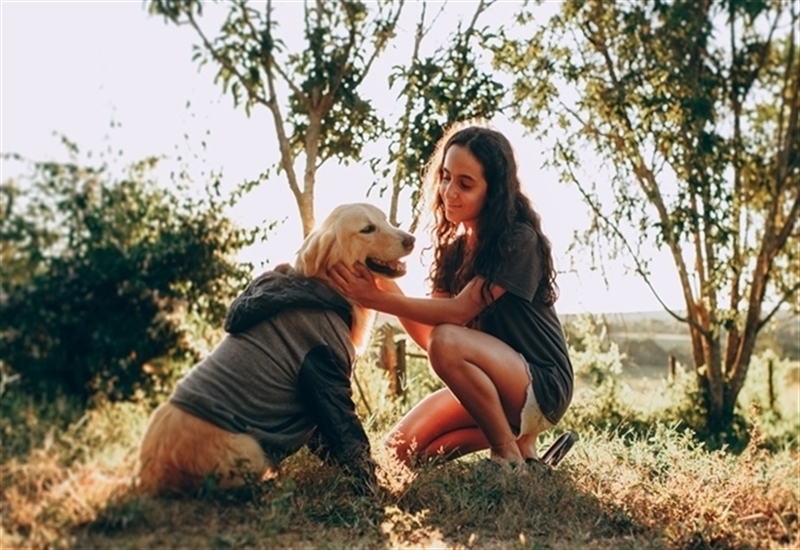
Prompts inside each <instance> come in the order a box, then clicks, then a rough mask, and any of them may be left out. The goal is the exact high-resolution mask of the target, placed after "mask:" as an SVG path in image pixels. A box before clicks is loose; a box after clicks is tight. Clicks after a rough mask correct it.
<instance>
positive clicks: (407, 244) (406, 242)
mask: <svg viewBox="0 0 800 550" xmlns="http://www.w3.org/2000/svg"><path fill="white" fill-rule="evenodd" d="M416 240H417V239H416V237H414V235H409V236H408V237H406V238H405V239H403V247H404V248H405V249H406V250H411V249H412V248H414V242H416Z"/></svg>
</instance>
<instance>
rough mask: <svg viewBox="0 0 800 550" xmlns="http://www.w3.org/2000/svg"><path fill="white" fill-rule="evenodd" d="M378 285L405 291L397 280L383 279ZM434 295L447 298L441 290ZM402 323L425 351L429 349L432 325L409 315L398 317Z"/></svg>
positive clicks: (383, 288) (396, 291)
mask: <svg viewBox="0 0 800 550" xmlns="http://www.w3.org/2000/svg"><path fill="white" fill-rule="evenodd" d="M378 287H379V288H380V289H381V290H383V291H384V292H391V293H393V294H400V295H402V294H403V291H402V290H401V289H400V287H399V286H398V285H397V283H396V282H394V281H391V280H386V279H383V280H381V281H380V282H379V283H378ZM432 297H433V298H434V299H441V298H446V295H445V294H443V293H440V292H434V293H433V295H432ZM397 319H398V320H399V321H400V324H401V325H403V328H404V329H405V331H406V334H408V335H409V337H411V339H412V340H414V342H416V344H417V345H418V346H419V347H420V348H422V349H423V350H425V351H428V337H429V336H430V334H431V331H432V330H433V326H432V325H426V324H423V323H418V322H417V321H412V320H411V319H409V318H408V317H398V318H397Z"/></svg>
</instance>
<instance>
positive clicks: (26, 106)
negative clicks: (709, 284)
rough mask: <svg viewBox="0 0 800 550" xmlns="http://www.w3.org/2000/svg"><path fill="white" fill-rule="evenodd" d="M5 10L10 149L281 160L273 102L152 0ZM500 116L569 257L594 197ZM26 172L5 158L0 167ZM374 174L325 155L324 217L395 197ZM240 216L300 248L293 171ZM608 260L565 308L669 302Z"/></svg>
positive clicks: (256, 168)
mask: <svg viewBox="0 0 800 550" xmlns="http://www.w3.org/2000/svg"><path fill="white" fill-rule="evenodd" d="M300 8H301V5H298V9H300ZM448 9H449V8H448ZM0 20H1V21H2V23H1V25H2V27H1V29H0V30H2V32H1V33H0V34H1V35H2V38H0V92H1V94H0V96H1V98H0V120H1V121H2V122H0V152H3V153H11V152H13V153H19V154H21V155H23V156H24V157H27V158H30V159H33V160H55V161H64V160H67V154H66V149H65V148H64V147H63V146H62V145H61V143H60V138H59V137H57V136H54V133H57V134H59V135H64V136H65V137H67V138H69V139H70V140H71V141H73V142H75V143H77V145H78V146H79V147H80V148H81V150H82V151H83V152H89V151H91V152H94V153H95V154H97V153H100V152H101V151H105V150H106V149H110V150H112V151H113V152H114V155H117V152H118V151H122V152H123V155H122V156H121V157H120V158H121V159H122V161H123V162H124V163H130V162H134V161H137V160H140V159H141V158H144V157H146V156H150V155H166V156H168V157H169V159H168V161H171V162H177V160H176V159H177V157H178V156H181V157H182V158H183V159H184V162H190V168H191V171H192V173H194V174H197V175H198V176H197V178H198V183H199V184H202V183H204V181H203V180H202V179H200V178H201V177H202V174H208V173H209V172H219V171H221V172H222V174H223V182H224V187H225V188H226V189H233V188H234V187H235V186H237V185H238V184H240V183H242V182H243V181H245V180H249V179H254V178H255V177H256V176H257V175H258V174H259V173H261V172H262V171H263V170H264V169H265V168H266V167H268V166H270V165H272V164H273V163H274V159H275V158H276V156H277V147H276V142H275V138H274V129H273V124H272V120H271V118H270V117H269V116H267V115H268V113H267V112H266V110H265V109H254V110H253V113H252V115H251V117H250V118H247V116H246V115H245V113H244V109H242V108H238V109H235V108H234V107H233V101H232V98H231V97H230V96H229V95H223V94H222V91H221V88H220V86H218V85H216V84H214V83H213V68H211V67H208V66H207V67H204V68H203V69H202V70H200V69H198V66H197V63H196V62H193V61H192V59H191V56H192V51H191V47H192V44H194V43H196V37H195V35H194V34H193V32H191V31H190V30H189V29H186V28H176V27H174V26H167V25H165V24H164V23H163V21H162V20H161V18H159V17H151V16H148V15H147V13H146V11H145V9H144V8H143V4H142V2H141V1H140V0H134V1H131V2H77V1H75V2H58V3H54V2H31V1H27V2H17V1H10V0H0ZM371 85H372V86H380V85H385V80H384V81H383V83H382V82H381V81H380V80H378V81H376V80H375V79H373V83H372V84H371ZM386 86H387V87H386V91H385V92H384V91H383V90H378V92H377V93H373V90H369V91H370V94H369V95H374V96H376V97H377V96H383V98H384V100H385V97H386V96H394V95H395V93H396V92H395V91H393V90H392V91H390V90H389V89H388V85H386ZM112 121H113V122H114V123H115V126H114V127H111V124H112ZM493 123H494V125H495V126H496V127H497V128H498V129H500V130H501V131H503V132H505V133H506V134H507V135H508V136H509V138H510V139H511V141H512V143H513V144H514V146H515V148H516V151H517V155H518V159H519V162H520V173H521V177H522V180H523V182H524V183H525V185H526V190H527V192H528V195H529V196H530V197H531V200H532V201H533V203H534V204H535V206H536V208H537V210H538V211H539V212H540V214H541V216H542V219H543V223H544V228H545V232H546V233H547V235H548V237H549V238H550V239H551V241H552V242H553V247H554V252H555V255H556V261H557V265H558V266H559V268H560V270H562V271H567V270H569V269H570V258H569V257H568V256H567V254H566V252H567V248H568V246H569V244H570V242H571V239H572V236H573V234H574V233H575V232H576V231H581V230H583V229H584V228H585V227H586V224H587V220H588V214H587V209H586V206H585V205H584V204H583V203H582V202H581V200H580V197H579V195H578V193H577V191H576V190H575V189H574V188H573V187H571V186H567V185H565V184H561V183H558V182H557V181H556V180H555V177H554V176H553V175H552V174H548V173H546V172H543V171H541V170H540V168H539V165H540V164H541V160H542V159H541V156H540V155H541V154H542V153H543V152H544V151H543V149H544V145H543V144H542V143H539V142H537V141H535V140H534V139H533V138H531V137H526V136H525V135H524V133H523V131H522V130H521V128H520V127H519V126H518V125H515V124H513V123H510V122H508V121H506V120H503V119H498V120H495V121H493ZM532 151H533V152H535V154H532V153H531V152H532ZM95 159H96V157H95ZM7 172H8V173H7ZM14 175H15V172H14V171H13V170H9V168H8V166H7V165H6V164H5V163H4V164H3V171H2V174H0V178H2V180H6V179H7V178H9V177H12V176H14ZM374 178H375V176H373V175H372V174H371V173H370V171H369V169H368V168H367V167H366V165H365V164H362V165H360V166H359V165H354V164H351V165H350V166H349V167H342V166H335V165H325V166H324V167H323V169H321V170H320V171H318V177H317V188H316V195H317V198H316V204H315V209H316V217H317V221H320V220H321V219H322V218H323V217H324V216H325V215H326V214H327V213H328V212H329V211H330V210H331V209H332V208H333V207H334V206H336V205H337V204H341V203H343V202H355V201H368V202H373V203H375V204H377V205H378V206H381V207H384V208H385V207H386V206H387V205H388V201H387V200H386V199H381V198H379V197H377V194H376V193H373V194H372V195H371V196H370V197H366V191H367V189H368V187H369V184H370V182H372V181H373V179H374ZM351 182H359V183H358V184H353V183H351ZM231 217H232V219H234V220H235V221H237V222H239V223H240V224H242V225H244V226H248V227H249V226H253V225H255V224H258V223H262V222H270V221H278V222H279V225H278V227H277V229H276V231H275V232H273V233H270V235H269V239H268V240H267V241H266V242H264V243H261V244H259V245H258V246H257V247H254V248H253V249H252V250H249V251H248V253H247V254H246V256H245V257H244V258H243V259H246V260H248V261H253V263H254V264H256V268H257V269H259V270H260V269H263V268H265V267H273V266H275V265H276V264H278V263H281V262H284V261H292V260H293V257H294V253H295V252H296V250H297V248H299V245H300V242H301V234H302V231H301V226H300V221H299V214H298V212H297V206H296V204H295V202H294V197H293V196H292V194H291V192H290V191H289V187H288V184H287V183H286V181H285V179H284V177H283V176H282V175H278V176H274V177H273V178H272V179H271V180H270V181H268V182H265V183H263V184H262V185H260V186H259V188H257V189H256V190H255V191H254V192H253V193H252V196H249V197H248V198H247V199H246V200H245V201H243V202H242V203H241V204H240V205H239V206H238V207H237V208H236V209H235V210H234V211H233V212H232V213H231ZM421 248H422V247H417V250H416V251H415V253H414V254H412V256H411V257H410V259H409V261H408V264H409V274H408V275H407V276H406V277H405V278H404V279H403V280H402V281H401V286H403V287H404V289H405V290H406V291H407V292H408V293H410V294H414V295H422V294H423V293H424V292H425V287H424V286H423V279H424V276H425V274H426V273H427V269H426V268H423V267H422V266H420V265H419V261H418V252H419V251H420V250H421ZM585 254H586V255H587V256H588V253H585ZM606 264H607V265H606V269H607V272H608V277H609V285H610V286H609V288H606V287H605V285H604V283H603V278H602V277H601V276H600V275H599V274H598V273H597V272H594V271H592V270H591V269H590V268H589V265H588V262H581V261H576V265H575V270H576V272H575V273H562V274H561V275H560V276H559V279H558V283H559V286H560V288H561V298H560V299H559V301H558V303H557V304H556V308H557V310H558V311H559V313H581V312H592V313H612V312H632V311H658V310H661V309H662V308H661V306H660V305H659V303H658V302H657V300H656V299H655V297H654V296H653V295H652V293H651V292H650V290H649V289H648V288H647V286H646V285H645V283H644V282H643V281H642V280H640V279H639V278H637V277H636V276H634V275H633V274H630V273H629V274H627V275H625V274H623V271H624V270H623V264H621V263H620V262H615V263H613V264H612V263H611V262H610V261H607V262H606ZM653 271H654V273H656V275H654V278H653V281H654V283H655V286H656V288H657V289H659V291H660V292H661V293H662V298H663V299H665V301H666V302H667V303H668V305H670V307H673V308H675V309H677V310H681V309H683V305H682V300H681V294H680V287H679V284H678V282H677V277H676V275H675V268H674V266H672V264H671V261H670V260H669V258H668V257H667V256H666V255H659V256H658V262H654V264H653Z"/></svg>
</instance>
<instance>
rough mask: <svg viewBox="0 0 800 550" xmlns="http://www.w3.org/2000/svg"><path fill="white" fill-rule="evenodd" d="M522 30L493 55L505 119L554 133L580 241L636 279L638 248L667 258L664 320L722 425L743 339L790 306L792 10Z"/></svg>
mask: <svg viewBox="0 0 800 550" xmlns="http://www.w3.org/2000/svg"><path fill="white" fill-rule="evenodd" d="M525 13H527V14H528V15H527V17H523V18H522V20H524V21H529V22H530V21H531V20H532V18H531V17H530V12H525ZM536 24H537V26H536V31H535V33H532V34H533V38H531V39H522V40H520V39H508V40H506V41H504V42H503V43H502V44H501V45H500V46H498V48H497V50H496V63H497V66H498V67H500V68H502V69H504V70H506V71H512V72H513V74H515V75H516V80H515V83H514V91H513V92H514V96H515V98H516V100H517V102H516V107H515V116H516V119H517V120H519V121H521V122H522V123H523V124H525V125H526V126H527V127H528V128H529V129H530V130H531V131H533V132H537V133H538V135H540V136H543V135H545V134H547V133H548V132H549V135H550V136H551V137H554V139H555V147H554V149H553V155H552V159H551V164H552V166H554V167H556V169H557V170H558V171H559V172H560V173H561V175H562V178H563V179H564V180H565V181H567V182H570V183H572V184H575V185H577V186H578V188H579V189H580V191H581V193H582V194H583V196H584V198H585V200H586V202H587V203H588V204H589V206H590V207H591V209H592V212H593V222H592V224H591V226H590V228H589V230H588V231H587V233H586V234H585V235H584V238H585V242H586V243H587V244H591V245H592V246H594V247H595V249H596V247H598V246H608V245H609V244H610V246H611V248H612V253H613V252H614V251H622V252H624V253H626V254H629V256H630V257H631V258H633V259H634V261H635V263H636V271H637V274H638V275H639V276H641V277H643V278H644V280H645V281H647V282H648V283H649V275H650V273H649V265H648V260H649V258H648V257H646V256H642V255H641V254H640V250H641V247H642V245H644V244H654V245H655V246H657V247H659V248H663V249H666V250H668V251H669V254H670V256H671V257H672V259H673V262H674V266H675V269H676V270H677V273H678V276H679V279H680V282H681V287H682V291H683V297H684V303H685V311H684V312H681V311H671V312H672V314H673V315H674V316H675V317H676V318H678V319H680V320H682V321H684V322H685V323H686V324H687V325H688V327H689V330H690V332H691V336H692V342H693V360H694V366H695V370H696V373H697V379H698V384H699V387H700V388H701V390H703V395H704V396H705V406H706V408H707V421H708V425H709V427H710V428H712V429H717V428H719V427H721V426H724V425H725V424H726V423H727V422H729V421H730V419H731V417H732V414H733V411H734V407H735V404H736V398H737V396H738V394H739V391H740V390H741V388H742V385H743V383H744V380H745V378H746V375H747V369H748V365H749V360H750V357H751V355H752V353H753V349H754V345H755V339H756V336H757V334H758V333H759V331H760V330H761V329H762V328H763V327H764V326H765V324H766V323H768V322H769V320H770V319H771V317H772V316H773V315H774V313H775V312H776V311H778V310H779V309H780V308H781V307H783V306H785V305H786V304H789V305H791V306H792V307H794V308H795V309H796V310H797V308H798V291H799V290H800V234H798V223H797V220H798V215H800V129H798V111H799V110H800V93H798V90H799V86H800V51H798V48H797V29H798V27H800V25H798V12H797V6H796V4H794V3H791V2H781V1H769V0H763V1H750V0H744V1H739V0H724V1H723V0H703V1H699V2H698V1H694V0H692V1H686V0H681V1H676V2H665V1H662V0H648V1H643V2H625V1H614V0H589V1H576V0H567V1H565V2H563V3H562V4H561V7H560V10H559V11H558V13H557V14H555V15H554V16H553V17H552V19H550V20H549V21H547V22H546V23H544V22H542V21H536ZM589 159H598V162H599V163H600V165H599V166H598V165H591V164H590V160H589ZM653 291H654V292H655V293H656V296H658V289H656V288H653ZM665 307H666V306H665ZM667 309H669V308H667Z"/></svg>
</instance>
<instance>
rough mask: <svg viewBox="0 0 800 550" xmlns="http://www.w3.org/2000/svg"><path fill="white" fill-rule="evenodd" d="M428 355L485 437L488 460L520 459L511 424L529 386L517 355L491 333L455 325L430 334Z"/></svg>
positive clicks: (527, 378)
mask: <svg viewBox="0 0 800 550" xmlns="http://www.w3.org/2000/svg"><path fill="white" fill-rule="evenodd" d="M428 357H429V359H430V362H431V366H432V368H433V370H434V371H435V372H436V374H438V375H439V377H440V378H441V379H442V381H443V382H444V383H445V384H446V385H447V387H448V388H449V389H450V391H452V393H453V394H454V395H455V397H456V398H457V399H458V401H459V402H460V403H461V404H462V405H463V406H464V409H466V411H467V412H468V413H469V416H471V417H472V418H473V419H474V422H475V423H476V424H477V425H478V427H480V429H481V431H482V432H483V434H484V436H485V437H486V439H487V441H488V443H489V446H490V449H491V458H492V459H493V460H497V461H500V462H504V461H508V462H522V461H523V460H524V458H525V457H524V456H523V455H522V453H521V452H520V449H519V447H518V446H517V442H516V437H515V435H514V433H513V432H512V430H511V425H518V423H519V418H520V416H519V415H520V411H521V410H522V406H523V405H524V403H525V397H526V391H527V388H528V385H529V384H530V374H529V373H528V369H527V366H526V365H525V364H524V362H523V361H521V360H520V356H519V353H517V352H516V351H515V350H514V349H512V348H511V347H510V346H508V345H507V344H506V343H504V342H502V341H501V340H499V339H498V338H495V337H494V336H491V335H489V334H486V333H483V332H480V331H477V330H472V329H469V328H465V327H460V326H457V325H439V326H437V327H436V328H434V329H433V331H432V332H431V336H430V340H429V342H428Z"/></svg>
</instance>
